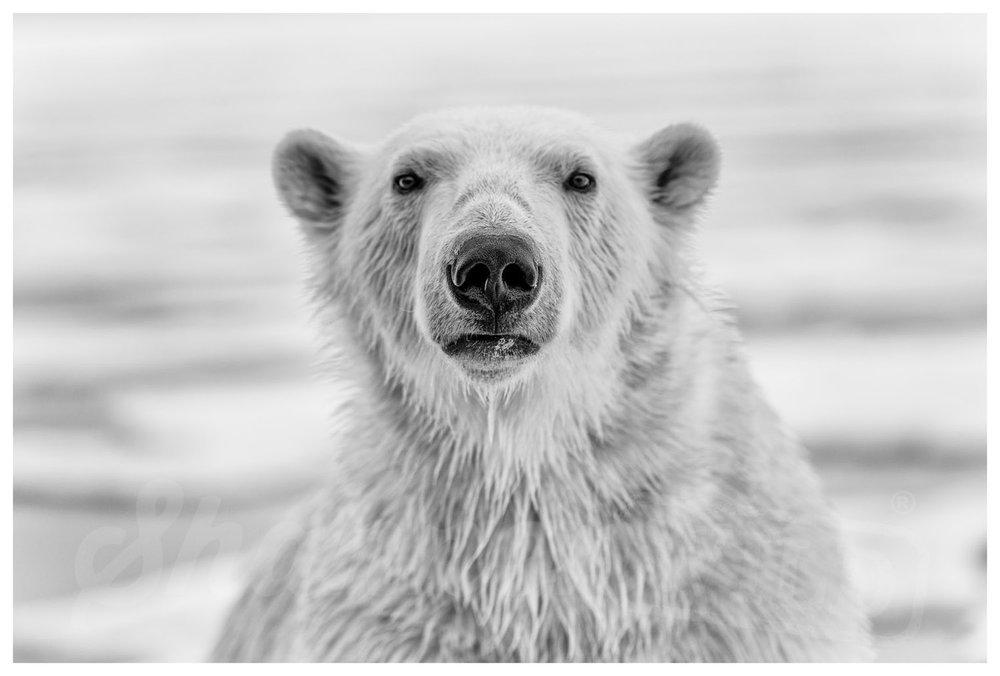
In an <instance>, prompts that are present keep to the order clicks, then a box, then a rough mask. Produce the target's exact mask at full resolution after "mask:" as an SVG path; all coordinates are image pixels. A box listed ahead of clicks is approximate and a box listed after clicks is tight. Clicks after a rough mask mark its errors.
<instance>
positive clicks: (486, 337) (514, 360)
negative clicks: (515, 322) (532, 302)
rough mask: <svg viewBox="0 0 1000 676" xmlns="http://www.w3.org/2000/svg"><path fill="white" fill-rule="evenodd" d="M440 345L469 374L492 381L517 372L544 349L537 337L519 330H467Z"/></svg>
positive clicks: (475, 378)
mask: <svg viewBox="0 0 1000 676" xmlns="http://www.w3.org/2000/svg"><path fill="white" fill-rule="evenodd" d="M440 345H441V349H442V351H443V352H444V353H445V354H446V355H447V356H448V357H449V358H450V359H452V360H454V361H455V362H456V363H457V364H458V365H459V367H460V368H461V369H462V371H463V372H464V373H465V374H466V375H467V376H469V377H471V378H473V379H474V380H479V381H489V382H496V381H499V380H504V379H507V378H509V377H512V376H514V375H516V374H517V373H518V372H519V371H521V370H522V369H523V368H524V367H525V366H527V364H528V363H529V362H530V361H531V360H532V358H533V357H534V356H535V355H536V354H537V353H538V351H539V350H540V349H541V345H539V344H538V343H536V342H534V341H533V340H531V339H529V338H527V337H525V336H520V335H515V334H500V335H495V334H464V335H461V336H458V337H457V338H454V339H452V340H449V341H447V342H442V343H441V344H440Z"/></svg>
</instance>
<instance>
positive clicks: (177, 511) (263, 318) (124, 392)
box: [13, 15, 986, 660]
mask: <svg viewBox="0 0 1000 676" xmlns="http://www.w3.org/2000/svg"><path fill="white" fill-rule="evenodd" d="M985 77H986V21H985V18H984V17H976V16H958V15H952V16H932V15H922V16H916V15H914V16H884V15H883V16H870V15H866V16H846V15H841V16H819V15H814V16H781V15H759V16H727V15H716V16H694V15H689V16H670V15H660V16H589V17H588V16H448V15H440V16H372V15H355V16H335V15H327V16H307V15H299V16H294V15H285V16H268V15H238V16H237V15H233V16H204V15H202V16H185V15H170V16H152V15H151V16H113V15H90V16H25V15H21V16H17V17H16V18H15V21H14V87H15V98H14V188H15V220H14V252H15V254H14V590H13V591H14V600H15V606H14V656H15V659H18V660H197V659H200V658H202V657H203V656H204V655H205V653H206V651H207V650H208V649H209V646H210V645H211V643H212V640H213V638H214V633H215V632H216V631H217V630H218V627H219V623H220V621H221V619H222V617H223V614H224V612H225V610H226V608H227V605H228V604H229V603H230V602H231V601H232V600H233V598H234V595H235V594H236V593H237V592H238V590H239V588H240V584H241V580H242V575H243V573H244V571H245V570H246V568H247V566H249V565H250V563H251V560H252V559H253V557H254V556H255V555H256V554H255V553H256V552H259V551H260V549H261V548H262V547H266V543H267V539H268V537H269V536H271V535H272V534H274V533H275V532H276V530H278V531H280V529H281V528H282V527H283V523H284V519H285V513H286V510H287V509H288V508H289V506H291V505H293V504H294V503H295V502H296V501H297V500H298V499H299V498H300V497H301V496H303V495H304V494H305V493H306V492H307V491H308V490H309V489H310V488H311V487H312V486H313V485H314V484H315V483H316V481H317V477H318V476H319V475H320V474H321V472H320V471H319V470H320V468H323V467H325V466H327V464H328V461H327V458H328V457H329V449H330V447H331V442H330V441H328V439H329V438H330V433H331V431H332V430H331V429H330V428H331V427H332V426H333V423H332V422H331V418H330V415H329V412H330V411H331V410H332V407H333V405H334V404H335V403H336V401H337V399H338V397H342V396H344V394H343V384H342V383H337V382H335V381H334V382H330V381H329V380H328V379H327V380H324V379H322V378H320V377H318V376H317V374H316V369H315V368H314V354H315V347H316V343H317V341H316V339H315V336H314V332H313V327H312V326H311V325H310V323H309V311H308V308H307V307H306V305H305V303H304V299H303V294H302V292H301V290H300V282H301V277H302V259H301V258H300V256H299V252H298V242H297V237H296V232H295V226H294V224H293V223H292V221H291V219H290V218H288V217H286V216H285V214H284V213H283V211H282V209H281V208H280V207H279V204H278V201H277V199H276V197H275V195H274V191H273V190H272V187H271V182H270V174H269V156H270V152H271V149H272V148H273V146H274V144H275V143H276V141H277V140H278V139H279V138H280V137H281V135H282V134H283V133H284V132H285V131H287V130H288V129H290V128H294V127H301V126H315V127H318V128H321V129H323V130H325V131H327V132H329V133H331V134H334V135H337V136H340V137H342V138H345V139H350V140H354V141H359V142H369V141H377V140H378V139H380V138H381V137H383V136H384V135H385V134H387V133H388V132H389V131H390V130H392V129H393V128H394V127H395V126H397V125H399V124H401V123H402V122H404V121H405V120H407V119H408V118H409V117H411V116H412V115H414V114H416V113H419V112H421V111H425V110H428V109H433V108H437V107H441V106H450V105H459V104H507V103H533V104H543V105H552V106H560V107H565V108H570V109H573V110H577V111H580V112H583V113H585V114H587V115H589V116H591V117H593V118H594V119H596V120H597V121H598V122H599V123H600V124H602V125H603V126H605V127H607V128H609V129H612V130H615V131H622V132H632V133H635V134H636V135H637V136H639V135H644V134H646V133H650V132H652V131H654V130H656V129H658V128H659V127H661V126H663V125H664V124H666V123H669V122H676V121H682V120H694V121H698V122H700V123H702V124H704V125H706V126H707V127H708V128H710V129H711V130H712V131H714V132H715V134H716V135H717V136H718V138H719V140H720V142H721V144H722V147H723V149H724V154H725V158H724V167H723V178H722V182H721V185H720V187H719V190H718V191H717V196H716V198H715V200H714V203H713V206H712V208H711V209H710V211H709V213H708V214H707V216H706V218H705V219H704V222H703V226H702V235H701V250H702V252H703V255H704V258H705V259H706V265H707V267H708V270H709V273H710V277H711V278H712V279H714V280H715V281H716V282H717V283H718V285H719V286H721V287H722V288H723V289H724V290H725V291H726V292H727V293H728V294H729V295H730V296H732V298H733V300H734V302H735V304H736V306H737V308H738V318H739V322H740V324H741V325H742V327H743V330H744V332H745V334H746V343H747V352H748V353H749V356H750V359H751V364H752V366H753V369H754V371H755V372H756V374H757V377H758V379H759V380H760V381H761V384H762V386H763V387H764V389H765V390H766V392H767V393H768V395H769V396H770V398H771V400H772V402H773V404H774V405H775V407H776V408H777V409H778V410H779V411H780V412H781V414H782V415H783V416H784V417H785V419H786V420H787V421H788V422H789V424H790V425H791V426H792V427H793V428H794V429H795V430H797V431H798V432H799V433H800V435H801V436H802V437H803V438H804V439H805V441H806V443H807V445H808V446H809V447H810V449H811V451H812V454H813V457H814V460H815V463H816V465H817V467H818V469H819V472H820V473H821V475H822V477H823V479H824V481H825V484H826V487H827V490H828V492H829V494H830V496H831V498H832V500H833V502H834V503H835V505H836V507H837V508H838V509H839V511H840V513H841V514H842V515H843V517H844V520H845V523H846V530H847V532H848V536H849V538H850V541H851V544H852V546H853V555H852V567H853V569H854V571H855V574H856V575H857V577H858V580H859V583H860V585H861V588H862V590H863V593H864V596H865V600H866V602H867V604H868V607H869V609H870V612H871V615H872V618H873V623H874V627H875V631H876V634H877V637H878V648H879V654H880V659H883V660H982V659H984V656H985V628H984V625H985V598H984V586H985V572H984V565H985V557H986V545H985V464H986V446H985V435H986V422H985V421H986V417H985V395H986V387H985V358H986V344H985V335H986V285H985V283H986V255H985V242H986V213H985V208H986V206H985V205H986V200H985V189H986V171H985V170H986V168H985V147H986V119H985V114H986V98H985V87H986V80H985Z"/></svg>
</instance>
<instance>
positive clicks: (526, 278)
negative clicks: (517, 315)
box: [448, 235, 541, 321]
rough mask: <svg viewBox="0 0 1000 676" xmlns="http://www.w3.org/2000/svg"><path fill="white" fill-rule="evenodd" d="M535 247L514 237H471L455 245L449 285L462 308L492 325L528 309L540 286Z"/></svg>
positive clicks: (539, 271)
mask: <svg viewBox="0 0 1000 676" xmlns="http://www.w3.org/2000/svg"><path fill="white" fill-rule="evenodd" d="M537 260H538V256H537V253H536V251H535V247H534V246H533V245H532V244H531V242H529V241H528V240H526V239H524V238H523V237H518V236H516V235H471V236H469V237H467V238H466V239H464V240H462V241H461V243H460V244H459V245H458V249H457V252H456V254H455V258H454V260H453V261H452V263H451V264H450V265H449V266H448V283H449V286H450V287H451V291H452V294H453V295H454V296H455V300H457V301H458V304H459V305H461V306H462V307H465V308H468V309H470V310H473V311H475V312H478V313H480V314H489V313H492V315H493V318H494V320H495V321H499V320H500V318H501V317H502V316H504V315H507V314H510V313H513V312H518V311H520V310H523V309H524V308H526V307H528V305H530V304H531V301H532V300H534V298H535V296H536V295H537V294H538V288H539V286H541V268H539V266H538V263H537Z"/></svg>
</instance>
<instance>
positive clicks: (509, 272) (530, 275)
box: [500, 263, 536, 291]
mask: <svg viewBox="0 0 1000 676" xmlns="http://www.w3.org/2000/svg"><path fill="white" fill-rule="evenodd" d="M500 281H502V282H503V283H504V286H506V287H507V288H508V289H512V290H516V291H531V290H532V289H533V288H535V282H536V279H535V274H534V269H531V270H525V269H524V268H523V267H521V266H520V265H518V264H517V263H510V264H509V265H507V266H506V267H505V268H504V269H503V272H502V273H501V274H500Z"/></svg>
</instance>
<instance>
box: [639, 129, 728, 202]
mask: <svg viewBox="0 0 1000 676" xmlns="http://www.w3.org/2000/svg"><path fill="white" fill-rule="evenodd" d="M635 155H636V158H637V159H638V162H639V167H640V171H641V176H642V179H641V180H642V181H643V188H644V190H645V191H646V194H647V195H648V196H649V199H650V201H652V203H653V204H654V205H656V206H658V207H661V208H664V209H667V210H669V211H670V212H671V213H674V214H684V213H686V212H688V211H690V210H691V209H693V208H694V207H696V206H698V205H699V204H701V203H702V202H703V201H704V199H705V197H706V196H707V195H708V193H709V192H710V191H711V189H712V188H713V187H715V183H716V181H717V180H718V178H719V146H718V144H717V143H716V142H715V139H714V138H712V135H711V134H709V133H708V132H707V131H705V130H704V129H702V128H701V127H699V126H697V125H694V124H687V123H685V124H674V125H671V126H669V127H665V128H663V129H661V130H660V131H658V132H656V133H655V134H653V135H652V136H650V137H649V138H648V139H646V140H645V141H643V142H642V143H640V144H639V145H638V146H637V147H636V149H635Z"/></svg>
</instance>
